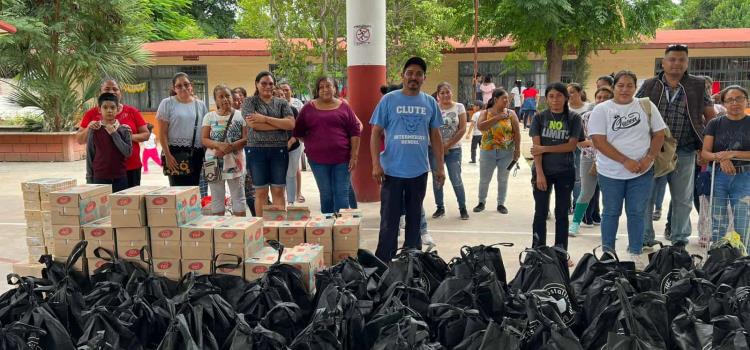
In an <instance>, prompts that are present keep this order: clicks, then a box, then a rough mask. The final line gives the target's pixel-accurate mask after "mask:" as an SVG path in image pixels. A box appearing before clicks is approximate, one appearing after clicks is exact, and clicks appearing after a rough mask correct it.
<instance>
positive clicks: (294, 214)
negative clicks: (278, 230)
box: [286, 205, 310, 221]
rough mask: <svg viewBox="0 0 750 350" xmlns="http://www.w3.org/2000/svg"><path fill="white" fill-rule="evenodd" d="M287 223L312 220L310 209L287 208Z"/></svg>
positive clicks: (305, 207)
mask: <svg viewBox="0 0 750 350" xmlns="http://www.w3.org/2000/svg"><path fill="white" fill-rule="evenodd" d="M286 220H287V221H307V220H310V208H309V207H307V206H301V205H300V206H288V207H287V208H286Z"/></svg>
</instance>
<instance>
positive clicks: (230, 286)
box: [196, 254, 249, 307]
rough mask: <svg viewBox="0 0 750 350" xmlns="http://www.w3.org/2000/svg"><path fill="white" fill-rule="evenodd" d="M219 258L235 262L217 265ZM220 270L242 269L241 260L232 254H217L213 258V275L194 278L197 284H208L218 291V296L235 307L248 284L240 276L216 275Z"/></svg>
mask: <svg viewBox="0 0 750 350" xmlns="http://www.w3.org/2000/svg"><path fill="white" fill-rule="evenodd" d="M219 257H233V258H236V259H237V261H236V262H231V263H230V262H224V263H219V262H218V260H219ZM222 268H232V269H242V268H243V264H242V258H241V257H239V256H236V255H232V254H218V255H216V257H215V258H214V273H212V274H209V275H201V276H198V277H196V280H197V281H198V282H202V283H206V284H210V285H212V286H214V287H216V288H218V289H219V295H220V296H221V297H222V298H224V300H226V301H227V302H228V303H229V304H230V305H232V307H236V306H237V303H238V302H239V300H240V298H242V294H243V292H244V291H245V288H247V286H248V284H249V283H248V282H247V281H245V279H244V278H242V277H241V276H235V275H227V274H221V273H216V272H215V271H219V270H220V269H222Z"/></svg>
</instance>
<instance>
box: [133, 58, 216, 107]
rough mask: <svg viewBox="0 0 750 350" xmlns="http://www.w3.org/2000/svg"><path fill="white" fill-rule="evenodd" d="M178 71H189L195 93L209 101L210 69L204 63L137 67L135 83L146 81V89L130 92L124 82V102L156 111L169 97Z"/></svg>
mask: <svg viewBox="0 0 750 350" xmlns="http://www.w3.org/2000/svg"><path fill="white" fill-rule="evenodd" d="M177 72H184V73H187V75H188V76H190V81H191V82H192V84H193V92H194V93H195V95H196V96H198V98H199V99H201V100H203V101H206V102H207V103H208V101H209V100H208V71H207V69H206V66H203V65H191V66H154V67H150V68H149V67H137V68H136V70H135V74H134V75H135V85H138V84H143V83H145V90H143V89H137V90H131V91H130V92H128V89H127V88H126V87H127V84H123V89H122V90H123V91H122V100H123V103H126V104H129V105H131V106H133V107H135V108H138V109H139V110H140V111H143V112H155V111H156V110H157V109H158V108H159V103H160V102H161V100H163V99H164V98H167V97H169V92H170V90H171V88H172V77H173V76H174V74H175V73H177Z"/></svg>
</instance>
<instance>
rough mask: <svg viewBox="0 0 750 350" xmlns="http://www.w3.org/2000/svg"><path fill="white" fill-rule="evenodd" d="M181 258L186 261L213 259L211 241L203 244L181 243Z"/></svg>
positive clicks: (195, 242)
mask: <svg viewBox="0 0 750 350" xmlns="http://www.w3.org/2000/svg"><path fill="white" fill-rule="evenodd" d="M181 249H182V258H183V259H188V260H211V259H213V257H214V243H213V242H211V241H207V242H206V241H203V242H198V241H194V242H184V241H183V242H182V243H181Z"/></svg>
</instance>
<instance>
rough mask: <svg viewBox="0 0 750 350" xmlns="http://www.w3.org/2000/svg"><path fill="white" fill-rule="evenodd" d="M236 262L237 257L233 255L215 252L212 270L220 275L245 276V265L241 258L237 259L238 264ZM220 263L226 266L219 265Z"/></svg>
mask: <svg viewBox="0 0 750 350" xmlns="http://www.w3.org/2000/svg"><path fill="white" fill-rule="evenodd" d="M237 262H238V261H237V258H235V257H233V256H226V255H218V254H217V255H216V259H215V262H214V264H215V265H214V271H215V273H217V274H222V275H232V276H239V277H245V266H244V261H243V259H240V260H239V265H238V264H237ZM222 265H227V266H223V267H220V266H222Z"/></svg>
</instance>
